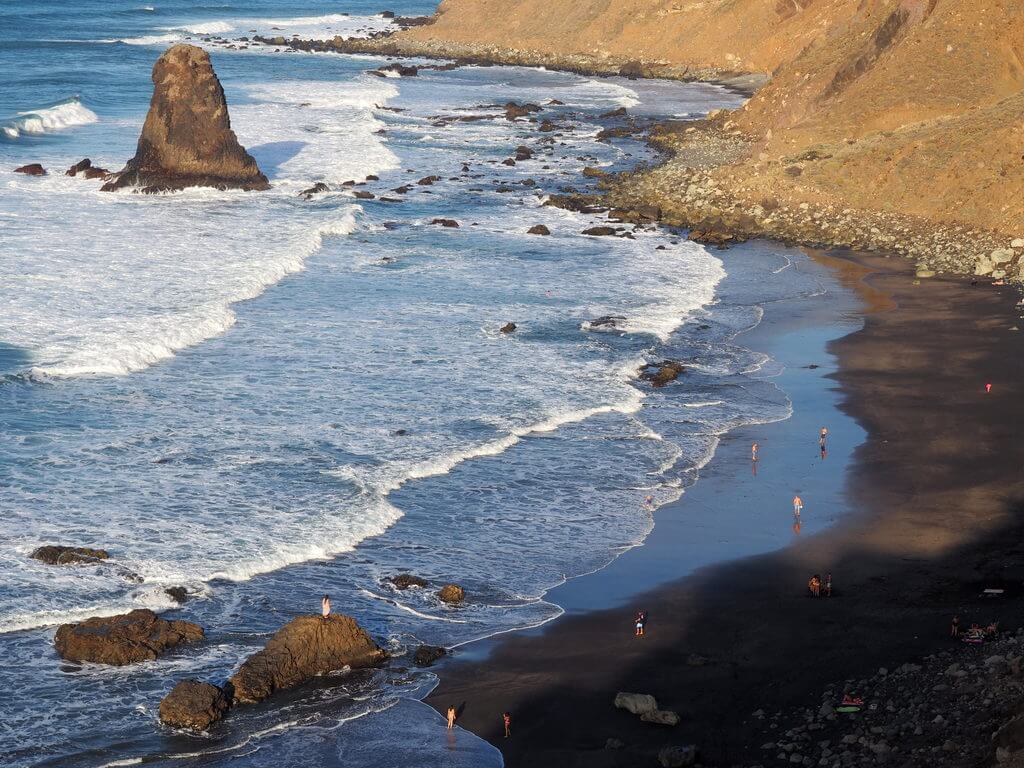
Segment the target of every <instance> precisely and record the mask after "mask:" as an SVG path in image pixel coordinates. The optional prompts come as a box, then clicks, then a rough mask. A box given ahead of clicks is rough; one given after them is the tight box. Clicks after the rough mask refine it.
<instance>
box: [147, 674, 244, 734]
mask: <svg viewBox="0 0 1024 768" xmlns="http://www.w3.org/2000/svg"><path fill="white" fill-rule="evenodd" d="M230 707H231V697H230V696H228V694H227V693H226V692H225V691H224V689H223V688H218V687H217V686H216V685H211V684H210V683H204V682H202V681H200V680H182V681H181V682H180V683H178V684H177V685H176V686H174V688H173V689H172V690H171V692H170V693H168V694H167V695H166V696H164V698H163V700H162V701H161V702H160V722H162V723H164V724H166V725H169V726H171V727H173V728H191V729H192V730H195V731H205V730H206V729H207V728H209V727H210V725H212V724H213V723H215V722H217V721H218V720H220V719H221V718H222V717H224V713H225V712H227V711H228V709H230Z"/></svg>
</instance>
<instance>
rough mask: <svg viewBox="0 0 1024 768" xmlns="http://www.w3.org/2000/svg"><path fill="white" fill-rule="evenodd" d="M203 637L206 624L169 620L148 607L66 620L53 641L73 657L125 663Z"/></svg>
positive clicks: (62, 652) (63, 654) (148, 658)
mask: <svg viewBox="0 0 1024 768" xmlns="http://www.w3.org/2000/svg"><path fill="white" fill-rule="evenodd" d="M202 639H203V628H202V627H200V626H199V625H198V624H192V623H191V622H188V621H167V620H166V619H161V618H160V617H159V616H157V615H156V614H155V613H153V612H152V611H150V610H147V609H145V608H140V609H138V610H135V611H131V612H130V613H124V614H121V615H120V616H105V617H96V618H92V619H86V620H85V621H83V622H81V623H79V624H62V625H61V626H60V627H59V628H58V629H57V634H56V636H55V637H54V639H53V644H54V646H56V648H57V653H59V654H60V655H61V657H62V658H65V659H67V660H69V661H89V662H93V663H95V664H113V665H115V666H124V665H125V664H134V663H135V662H139V661H151V660H153V659H155V658H156V657H157V656H159V655H160V654H161V653H163V652H164V651H166V650H168V649H170V648H173V647H175V646H177V645H181V644H182V643H194V642H197V641H199V640H202Z"/></svg>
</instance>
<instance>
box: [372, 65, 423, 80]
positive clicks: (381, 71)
mask: <svg viewBox="0 0 1024 768" xmlns="http://www.w3.org/2000/svg"><path fill="white" fill-rule="evenodd" d="M387 72H397V73H398V75H399V76H400V77H416V76H417V75H419V73H420V70H419V68H418V67H407V66H405V65H404V64H398V63H395V64H388V65H387V66H384V67H378V68H377V69H374V70H372V71H371V72H370V74H371V75H377V76H378V77H387V74H386V73H387Z"/></svg>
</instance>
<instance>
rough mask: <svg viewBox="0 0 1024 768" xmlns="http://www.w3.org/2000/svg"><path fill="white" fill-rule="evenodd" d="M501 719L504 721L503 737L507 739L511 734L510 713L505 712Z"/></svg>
mask: <svg viewBox="0 0 1024 768" xmlns="http://www.w3.org/2000/svg"><path fill="white" fill-rule="evenodd" d="M501 719H502V721H503V722H504V723H505V738H506V739H507V738H508V737H509V736H511V735H512V715H510V714H509V713H508V712H506V713H505V714H503V715H502V716H501Z"/></svg>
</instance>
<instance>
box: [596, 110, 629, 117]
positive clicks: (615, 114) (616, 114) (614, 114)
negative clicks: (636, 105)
mask: <svg viewBox="0 0 1024 768" xmlns="http://www.w3.org/2000/svg"><path fill="white" fill-rule="evenodd" d="M625 116H626V108H625V107H619V108H618V109H613V110H612V111H611V112H605V113H604V114H603V115H601V117H603V118H609V117H625Z"/></svg>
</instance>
